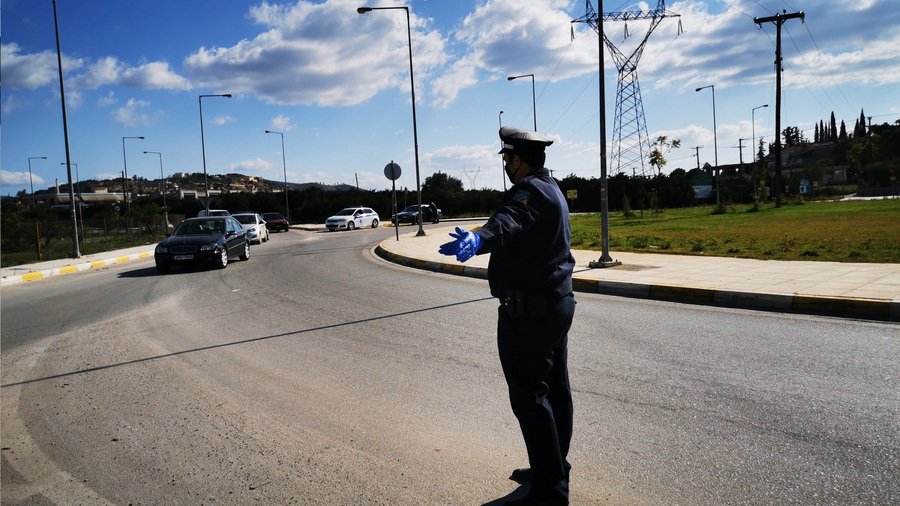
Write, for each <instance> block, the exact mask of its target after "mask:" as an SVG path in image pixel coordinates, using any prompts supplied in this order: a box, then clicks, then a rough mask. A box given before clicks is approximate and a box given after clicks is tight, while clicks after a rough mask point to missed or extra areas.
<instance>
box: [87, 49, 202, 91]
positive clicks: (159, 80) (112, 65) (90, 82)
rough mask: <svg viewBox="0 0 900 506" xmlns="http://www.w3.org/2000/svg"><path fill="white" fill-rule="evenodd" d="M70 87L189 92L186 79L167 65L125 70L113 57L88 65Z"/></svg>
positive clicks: (153, 64)
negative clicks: (107, 87)
mask: <svg viewBox="0 0 900 506" xmlns="http://www.w3.org/2000/svg"><path fill="white" fill-rule="evenodd" d="M72 84H73V85H74V86H76V87H79V88H85V89H94V88H99V87H101V86H111V85H118V86H125V87H129V88H138V89H147V90H152V89H164V90H189V89H191V85H190V83H189V82H188V81H187V79H185V78H183V77H181V76H179V75H178V74H176V73H175V72H173V71H172V69H171V68H169V64H168V63H166V62H151V63H146V64H143V65H140V66H137V67H128V66H126V65H125V64H124V63H122V62H120V61H119V60H118V59H117V58H115V57H113V56H106V57H103V58H100V59H99V60H97V61H96V62H94V63H92V64H90V65H88V66H87V68H86V69H85V72H83V73H81V74H77V75H75V76H74V77H73V78H72Z"/></svg>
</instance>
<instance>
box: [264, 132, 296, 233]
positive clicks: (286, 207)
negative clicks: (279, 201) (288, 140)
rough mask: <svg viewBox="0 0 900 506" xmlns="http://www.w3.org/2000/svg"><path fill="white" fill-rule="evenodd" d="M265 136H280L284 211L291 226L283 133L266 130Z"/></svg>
mask: <svg viewBox="0 0 900 506" xmlns="http://www.w3.org/2000/svg"><path fill="white" fill-rule="evenodd" d="M266 133H267V134H278V135H280V136H281V167H282V169H283V170H284V210H285V213H286V214H287V216H286V218H287V222H288V226H290V224H291V206H290V203H289V201H288V182H287V161H286V159H285V157H284V133H283V132H276V131H274V130H266Z"/></svg>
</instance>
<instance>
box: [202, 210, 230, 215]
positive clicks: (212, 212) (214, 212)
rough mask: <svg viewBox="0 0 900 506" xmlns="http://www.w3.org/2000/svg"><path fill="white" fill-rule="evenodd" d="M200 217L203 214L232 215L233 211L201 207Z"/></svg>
mask: <svg viewBox="0 0 900 506" xmlns="http://www.w3.org/2000/svg"><path fill="white" fill-rule="evenodd" d="M197 216H198V217H202V216H231V213H229V212H228V211H226V210H225V209H210V210H209V211H207V210H206V209H201V210H200V212H199V213H197Z"/></svg>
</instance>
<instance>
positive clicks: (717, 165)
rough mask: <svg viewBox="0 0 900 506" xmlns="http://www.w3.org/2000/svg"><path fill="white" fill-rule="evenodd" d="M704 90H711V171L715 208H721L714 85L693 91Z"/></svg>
mask: <svg viewBox="0 0 900 506" xmlns="http://www.w3.org/2000/svg"><path fill="white" fill-rule="evenodd" d="M706 88H710V89H711V90H712V109H713V160H714V161H715V164H716V168H715V169H713V172H714V174H715V177H716V208H717V209H721V208H722V201H721V199H720V194H719V143H718V140H717V137H716V85H715V84H708V85H706V86H701V87H699V88H697V89H695V90H694V91H700V90H705V89H706Z"/></svg>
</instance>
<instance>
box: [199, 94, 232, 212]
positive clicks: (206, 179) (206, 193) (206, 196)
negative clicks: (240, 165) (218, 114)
mask: <svg viewBox="0 0 900 506" xmlns="http://www.w3.org/2000/svg"><path fill="white" fill-rule="evenodd" d="M204 97H225V98H231V93H222V94H219V95H200V96H199V97H197V102H199V103H200V151H201V152H202V153H203V193H204V195H203V208H204V209H206V210H207V211H209V176H207V175H206V141H205V140H204V139H203V98H204Z"/></svg>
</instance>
